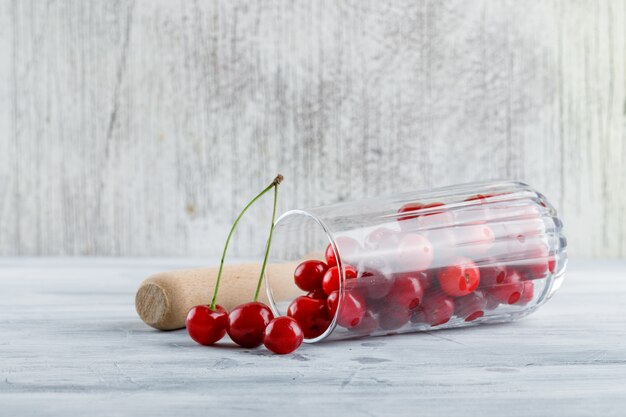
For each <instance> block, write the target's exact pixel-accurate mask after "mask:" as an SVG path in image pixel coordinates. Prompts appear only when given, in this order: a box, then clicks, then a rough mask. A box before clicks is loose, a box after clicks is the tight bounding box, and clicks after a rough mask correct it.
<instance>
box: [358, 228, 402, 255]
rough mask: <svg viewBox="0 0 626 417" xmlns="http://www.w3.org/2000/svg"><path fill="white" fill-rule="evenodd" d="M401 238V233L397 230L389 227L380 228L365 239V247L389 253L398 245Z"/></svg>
mask: <svg viewBox="0 0 626 417" xmlns="http://www.w3.org/2000/svg"><path fill="white" fill-rule="evenodd" d="M400 237H401V236H400V232H398V231H396V230H392V229H389V228H387V227H379V228H377V229H374V230H373V231H372V232H371V233H370V234H369V235H367V237H366V238H365V246H366V247H367V248H368V249H373V250H378V251H381V252H382V251H384V252H387V251H388V250H390V249H393V248H395V247H396V246H397V245H398V242H399V241H400Z"/></svg>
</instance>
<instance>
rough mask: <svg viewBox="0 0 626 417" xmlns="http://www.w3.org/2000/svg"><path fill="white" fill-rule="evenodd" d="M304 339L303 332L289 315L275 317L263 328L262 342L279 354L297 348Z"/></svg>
mask: <svg viewBox="0 0 626 417" xmlns="http://www.w3.org/2000/svg"><path fill="white" fill-rule="evenodd" d="M302 340H304V334H303V333H302V329H301V328H300V325H299V324H298V322H297V321H295V320H294V319H292V318H291V317H284V316H283V317H276V318H275V319H274V320H272V321H270V324H268V325H267V327H266V328H265V333H264V336H263V344H264V345H265V347H266V348H267V349H268V350H270V351H272V352H274V353H278V354H279V355H284V354H286V353H291V352H293V351H294V350H296V349H298V348H299V347H300V345H301V344H302Z"/></svg>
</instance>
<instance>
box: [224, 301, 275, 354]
mask: <svg viewBox="0 0 626 417" xmlns="http://www.w3.org/2000/svg"><path fill="white" fill-rule="evenodd" d="M273 318H274V315H273V314H272V311H271V310H270V309H269V307H268V306H266V305H265V304H263V303H259V302H257V301H253V302H250V303H245V304H241V305H239V306H237V307H235V308H234V309H233V310H232V311H231V312H230V314H229V315H228V335H229V336H230V338H231V339H232V340H233V342H235V343H237V344H238V345H239V346H242V347H245V348H255V347H257V346H261V344H262V343H263V334H264V332H265V328H266V327H267V325H268V323H269V322H270V321H272V319H273Z"/></svg>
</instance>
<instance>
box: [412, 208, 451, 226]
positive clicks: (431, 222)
mask: <svg viewBox="0 0 626 417" xmlns="http://www.w3.org/2000/svg"><path fill="white" fill-rule="evenodd" d="M444 206H445V204H443V203H430V204H426V205H424V206H423V207H422V209H423V210H427V209H432V208H435V207H444ZM418 224H419V227H420V229H422V230H424V229H431V228H439V227H445V226H450V225H452V224H454V215H453V214H452V213H451V212H449V211H447V210H436V211H430V212H427V213H424V214H421V215H419V218H418Z"/></svg>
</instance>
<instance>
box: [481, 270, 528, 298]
mask: <svg viewBox="0 0 626 417" xmlns="http://www.w3.org/2000/svg"><path fill="white" fill-rule="evenodd" d="M521 281H522V276H521V275H520V273H519V272H517V271H515V270H508V271H507V274H506V277H505V278H504V281H503V282H502V283H501V284H496V285H494V286H492V287H491V288H490V289H489V298H491V299H492V300H494V301H497V302H498V303H502V304H515V303H516V302H518V301H519V299H520V298H521V296H522V292H523V291H524V284H523V282H521Z"/></svg>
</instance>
